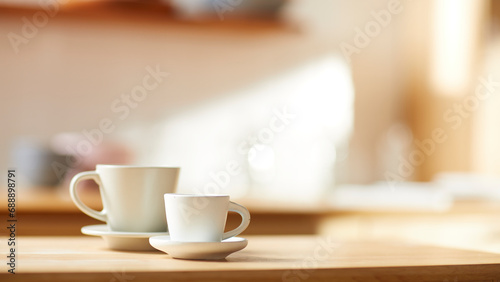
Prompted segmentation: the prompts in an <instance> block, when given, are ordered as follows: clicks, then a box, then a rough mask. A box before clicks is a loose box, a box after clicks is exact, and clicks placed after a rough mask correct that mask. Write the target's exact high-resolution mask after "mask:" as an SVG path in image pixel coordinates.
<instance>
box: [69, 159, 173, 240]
mask: <svg viewBox="0 0 500 282" xmlns="http://www.w3.org/2000/svg"><path fill="white" fill-rule="evenodd" d="M179 171H180V168H178V167H144V166H126V165H97V166H96V170H95V171H86V172H81V173H79V174H77V175H75V176H74V177H73V179H72V180H71V183H70V186H69V192H70V195H71V199H72V200H73V202H74V203H75V204H76V206H77V207H78V208H79V209H80V210H81V211H82V212H84V213H85V214H87V215H88V216H90V217H93V218H95V219H98V220H101V221H104V222H106V223H107V224H108V226H109V228H110V230H112V231H125V232H165V231H167V228H166V227H167V226H166V222H165V215H164V214H163V212H164V207H163V201H162V200H161V195H163V194H165V193H172V192H175V191H176V189H177V181H178V179H179ZM85 179H92V180H94V181H95V182H96V183H97V184H99V190H100V191H101V198H102V205H103V210H102V211H96V210H93V209H91V208H89V207H88V206H87V205H85V204H84V203H83V202H82V201H81V200H80V198H79V197H78V194H77V189H76V188H77V186H78V183H79V182H80V181H82V180H85Z"/></svg>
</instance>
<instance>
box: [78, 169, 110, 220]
mask: <svg viewBox="0 0 500 282" xmlns="http://www.w3.org/2000/svg"><path fill="white" fill-rule="evenodd" d="M85 179H92V180H94V181H95V182H96V183H97V184H98V185H99V189H101V179H100V178H99V174H97V172H95V171H85V172H80V173H78V174H77V175H75V176H73V178H72V179H71V183H70V184H69V195H70V196H71V200H73V202H74V203H75V205H76V206H77V207H78V208H79V209H80V210H81V211H82V212H84V213H85V214H86V215H88V216H90V217H93V218H95V219H98V220H100V221H104V222H106V220H107V216H106V211H105V210H104V209H103V210H102V211H96V210H94V209H91V208H89V207H88V206H87V205H85V204H84V203H83V202H82V201H81V200H80V198H79V197H78V194H77V193H76V187H77V185H78V183H79V182H80V181H82V180H85Z"/></svg>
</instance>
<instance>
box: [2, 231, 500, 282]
mask: <svg viewBox="0 0 500 282" xmlns="http://www.w3.org/2000/svg"><path fill="white" fill-rule="evenodd" d="M246 238H247V239H248V240H249V244H248V246H247V248H245V249H244V250H242V251H240V252H237V253H234V254H231V255H230V256H228V257H227V258H226V260H223V261H190V260H178V259H172V258H171V257H170V256H169V255H167V254H165V253H162V252H159V251H158V252H119V251H111V250H109V249H107V248H106V245H105V242H104V241H103V240H102V239H101V238H98V237H89V236H85V237H83V236H82V237H21V236H20V237H18V238H16V241H17V244H16V246H17V248H18V253H17V255H16V257H17V264H16V274H15V278H16V279H15V280H12V281H259V282H261V281H318V280H322V281H419V282H420V281H440V282H444V281H460V282H462V281H497V280H495V279H500V254H493V253H484V252H476V251H466V250H458V249H448V248H441V247H433V246H422V245H417V244H411V243H402V242H346V241H338V240H336V239H334V238H333V237H317V236H247V237H246ZM5 239H6V238H5V237H2V240H1V241H2V242H5V241H4V240H5ZM6 245H7V244H5V246H4V247H2V248H1V251H2V252H1V256H2V258H3V260H5V257H6V255H8V252H7V250H6V249H7V247H6ZM8 275H12V274H10V273H8V272H7V266H6V264H5V263H2V270H1V272H0V280H1V281H6V280H9V279H8V278H11V279H12V278H13V276H8Z"/></svg>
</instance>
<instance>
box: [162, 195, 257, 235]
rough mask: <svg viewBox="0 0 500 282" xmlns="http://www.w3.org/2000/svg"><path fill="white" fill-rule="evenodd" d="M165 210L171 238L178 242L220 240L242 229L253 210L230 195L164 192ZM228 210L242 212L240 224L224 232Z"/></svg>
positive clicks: (248, 221) (246, 225)
mask: <svg viewBox="0 0 500 282" xmlns="http://www.w3.org/2000/svg"><path fill="white" fill-rule="evenodd" d="M164 198H165V212H166V217H167V224H168V231H169V234H170V239H171V240H172V241H177V242H220V241H222V240H224V239H227V238H230V237H233V236H236V235H238V234H240V233H241V232H243V231H244V230H245V229H246V228H247V227H248V225H249V224H250V212H248V210H247V209H246V208H245V207H244V206H242V205H239V204H236V203H234V202H230V201H229V196H228V195H188V194H170V193H169V194H165V196H164ZM228 211H232V212H237V213H239V214H240V215H241V219H242V220H241V224H240V225H239V226H238V227H236V228H235V229H233V230H231V231H228V232H225V233H224V227H225V225H226V218H227V213H228Z"/></svg>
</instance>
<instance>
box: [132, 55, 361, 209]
mask: <svg viewBox="0 0 500 282" xmlns="http://www.w3.org/2000/svg"><path fill="white" fill-rule="evenodd" d="M353 100H354V89H353V85H352V81H351V75H350V69H349V67H348V66H347V64H346V63H345V62H344V61H343V60H341V59H340V58H338V57H336V56H333V55H330V56H327V57H323V58H320V59H318V60H316V61H314V62H311V63H309V64H307V65H304V66H302V67H300V68H297V69H295V70H292V71H289V72H287V73H284V74H282V75H281V76H279V77H276V78H274V79H270V80H268V81H266V82H264V83H261V84H259V85H256V86H254V87H252V88H250V89H245V90H242V91H239V92H238V93H234V94H232V95H229V96H227V98H225V99H220V100H216V101H210V102H209V103H205V104H201V105H198V106H195V107H192V108H189V109H187V110H185V111H181V112H180V113H179V114H177V115H173V116H169V117H167V118H166V119H165V121H164V122H162V123H161V124H157V125H156V126H155V128H154V129H153V130H152V131H154V132H155V133H154V134H153V135H155V138H154V139H155V140H154V144H155V145H154V146H150V147H149V148H148V151H147V152H145V156H144V158H143V159H142V160H141V162H143V163H149V164H151V163H155V164H162V165H178V166H181V167H182V172H181V178H180V183H179V191H181V192H190V193H192V192H194V193H228V194H230V195H231V196H233V197H242V196H255V197H259V198H261V197H267V198H282V197H283V196H286V197H287V199H290V198H294V199H297V200H315V199H317V198H319V197H320V196H321V194H322V192H324V191H325V190H326V189H328V188H329V187H332V186H333V185H334V184H335V175H334V166H335V158H336V150H337V149H338V148H344V147H345V146H346V144H347V142H348V139H349V136H350V134H351V131H352V126H353ZM148 143H150V144H151V142H150V140H148Z"/></svg>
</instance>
